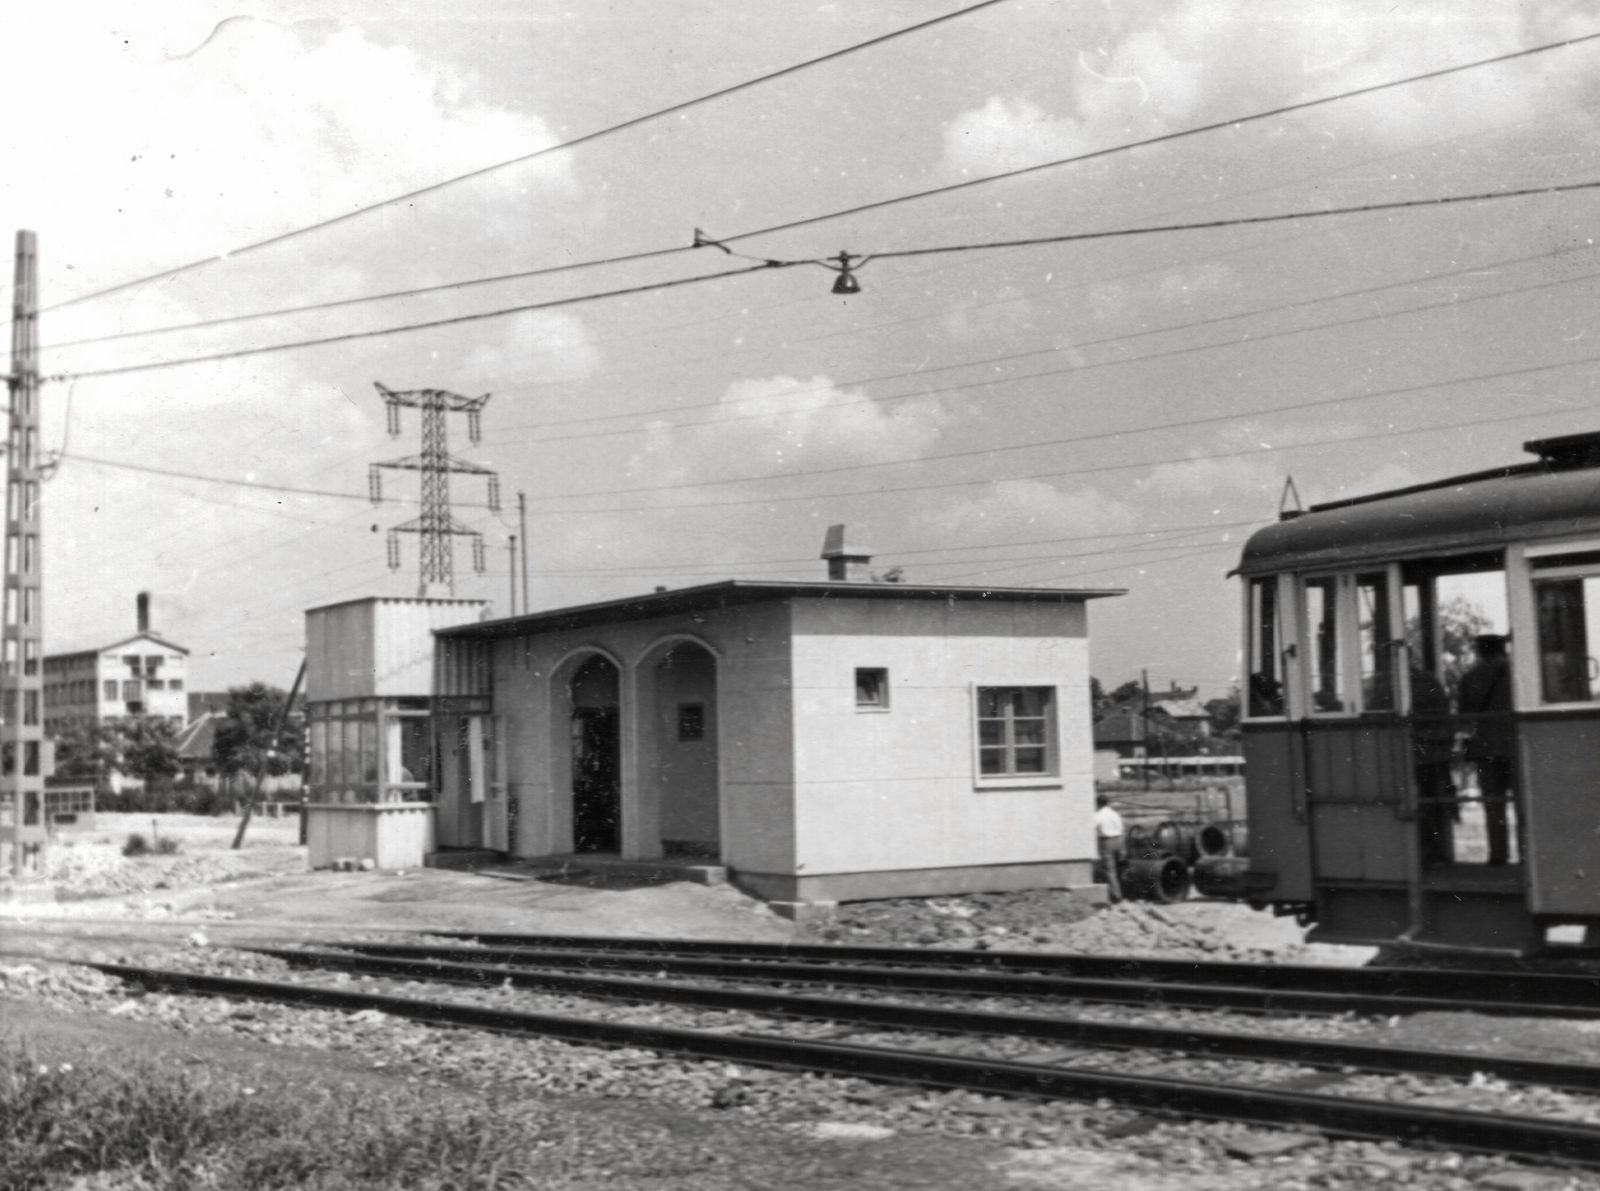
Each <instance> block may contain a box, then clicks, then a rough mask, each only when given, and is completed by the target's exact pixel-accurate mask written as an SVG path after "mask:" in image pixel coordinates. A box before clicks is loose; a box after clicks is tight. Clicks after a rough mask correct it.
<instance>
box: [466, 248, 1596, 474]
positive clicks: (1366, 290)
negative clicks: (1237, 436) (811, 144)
mask: <svg viewBox="0 0 1600 1191" xmlns="http://www.w3.org/2000/svg"><path fill="white" fill-rule="evenodd" d="M1588 251H1593V249H1592V248H1589V247H1585V248H1578V249H1555V250H1553V251H1549V252H1540V253H1533V254H1530V255H1528V256H1521V257H1512V258H1508V259H1505V260H1499V261H1485V262H1481V263H1478V264H1474V265H1470V266H1467V267H1465V268H1461V269H1455V270H1451V271H1450V272H1446V273H1432V274H1427V275H1424V276H1420V277H1411V278H1406V279H1405V280H1403V281H1394V282H1385V283H1384V284H1383V285H1376V286H1365V287H1363V288H1360V289H1353V290H1340V291H1338V292H1336V293H1332V294H1324V295H1319V296H1317V297H1315V298H1305V299H1301V300H1299V301H1295V302H1284V303H1279V304H1277V305H1274V306H1265V307H1258V308H1256V309H1254V310H1244V311H1239V312H1237V313H1234V314H1223V315H1216V316H1213V317H1211V318H1203V319H1194V320H1191V321H1190V322H1186V323H1172V324H1168V325H1166V326H1161V327H1147V328H1144V329H1141V330H1138V331H1127V332H1122V333H1119V334H1116V335H1108V336H1105V337H1104V338H1101V339H1085V340H1079V341H1077V342H1075V343H1071V344H1068V345H1067V346H1065V347H1046V348H1033V349H1030V350H1028V351H1023V352H1008V353H1005V354H1002V355H997V356H982V357H979V358H977V359H972V360H962V361H958V362H956V363H953V364H939V365H935V366H933V367H926V368H913V369H906V370H903V371H900V372H888V373H879V374H877V375H874V376H866V377H852V378H847V379H843V380H837V381H829V382H827V383H826V384H820V385H801V386H799V387H797V388H794V389H789V390H786V391H785V392H784V396H785V397H797V396H804V395H805V394H807V393H815V392H826V391H828V390H844V389H846V388H851V387H859V386H863V385H869V384H878V383H881V382H884V381H891V380H908V379H917V378H921V377H925V376H932V375H934V374H937V373H940V372H951V371H957V370H960V369H963V368H978V367H983V366H985V365H994V364H1003V363H1010V362H1012V361H1015V360H1025V359H1032V358H1036V357H1039V356H1051V355H1056V356H1059V355H1063V354H1066V353H1068V352H1079V351H1082V350H1083V349H1085V348H1089V347H1103V346H1106V345H1108V344H1117V343H1125V342H1128V341H1131V340H1134V339H1142V338H1147V337H1149V336H1153V335H1170V334H1174V333H1176V332H1179V331H1187V330H1193V329H1195V328H1197V327H1207V326H1214V325H1216V324H1219V323H1226V322H1235V321H1238V320H1240V319H1247V318H1260V317H1262V316H1264V315H1269V314H1278V313H1281V312H1283V311H1287V310H1298V309H1303V308H1305V307H1310V306H1319V305H1323V304H1325V303H1331V302H1339V301H1344V300H1345V299H1348V298H1358V297H1371V296H1372V295H1374V294H1378V293H1383V292H1385V291H1389V290H1396V289H1403V288H1407V287H1412V286H1417V285H1421V284H1424V283H1427V282H1435V281H1442V280H1448V279H1449V278H1452V277H1459V276H1463V275H1468V274H1479V273H1482V272H1483V271H1484V270H1485V269H1490V268H1498V267H1502V266H1504V265H1509V264H1525V263H1527V262H1529V261H1539V260H1548V259H1551V258H1552V257H1556V256H1559V255H1563V254H1565V253H1568V252H1588ZM1596 279H1600V272H1593V273H1582V274H1578V275H1576V276H1573V277H1563V278H1558V279H1557V280H1555V281H1541V282H1536V283H1534V284H1532V285H1524V286H1515V287H1512V288H1509V289H1499V290H1495V291H1493V292H1492V293H1485V294H1473V295H1470V296H1468V297H1455V296H1452V297H1450V298H1448V299H1445V300H1443V301H1440V302H1429V303H1424V304H1422V305H1419V306H1408V307H1406V308H1404V309H1403V310H1393V311H1381V312H1379V313H1376V314H1362V315H1356V316H1353V317H1351V318H1345V319H1333V320H1330V321H1327V322H1320V323H1313V324H1311V325H1309V326H1304V327H1288V328H1284V329H1282V330H1277V331H1264V332H1260V333H1257V334H1252V335H1247V336H1246V337H1245V338H1242V339H1226V340H1218V341H1215V342H1211V343H1200V344H1191V345H1189V346H1186V347H1180V348H1173V349H1171V350H1168V351H1159V352H1148V353H1145V354H1142V355H1129V356H1119V357H1116V358H1114V359H1109V360H1098V361H1093V362H1090V363H1083V364H1076V363H1075V364H1073V365H1071V366H1069V367H1066V368H1059V369H1047V370H1043V371H1039V372H1026V373H1018V374H1014V375H1006V376H997V377H984V378H982V379H979V380H975V381H967V382H964V383H961V384H956V385H944V386H930V387H925V388H920V389H916V390H914V391H912V392H909V393H897V394H890V395H887V396H874V397H863V398H860V399H858V400H854V401H845V402H837V403H832V404H830V405H829V406H828V407H827V408H828V409H830V410H838V409H853V408H865V407H880V408H881V407H883V406H887V405H890V404H893V403H897V402H901V401H916V400H921V399H925V398H927V397H931V396H938V395H941V394H944V393H957V392H966V391H969V390H972V389H981V388H990V387H994V386H998V385H1010V384H1021V383H1023V382H1026V381H1030V380H1040V379H1044V378H1048V377H1053V376H1068V375H1075V374H1077V373H1080V372H1089V371H1094V370H1096V369H1100V368H1111V367H1120V366H1123V365H1130V364H1140V363H1146V362H1149V361H1153V360H1163V359H1168V358H1170V357H1172V356H1181V355H1190V354H1193V353H1195V352H1202V351H1220V350H1222V349H1224V348H1229V347H1247V346H1250V345H1252V344H1258V343H1267V342H1271V341H1272V340H1274V339H1283V338H1288V337H1290V336H1294V335H1310V334H1315V333H1316V332H1318V331H1328V330H1334V329H1336V328H1339V327H1349V326H1357V325H1360V324H1362V323H1368V322H1377V321H1384V320H1387V319H1391V318H1405V317H1409V316H1410V315H1413V314H1426V313H1428V312H1430V311H1435V310H1448V309H1455V308H1458V307H1461V306H1466V305H1470V304H1472V303H1476V302H1487V301H1494V300H1498V299H1502V298H1510V297H1516V296H1518V295H1522V294H1529V293H1537V292H1539V291H1541V290H1546V289H1557V288H1560V287H1563V286H1567V285H1577V284H1580V283H1582V282H1585V281H1594V280H1596ZM726 404H727V403H726V402H724V401H721V400H719V401H705V402H694V403H692V404H690V403H685V404H680V405H676V406H662V407H657V408H655V409H647V410H637V411H633V412H632V413H631V414H627V415H612V416H615V417H634V418H641V417H649V416H651V415H654V414H664V413H672V412H680V411H689V410H696V409H718V408H725V407H726ZM813 411H814V407H810V406H807V407H801V408H799V409H796V410H793V411H789V410H763V411H759V412H752V413H727V414H725V415H724V416H722V417H717V418H700V419H697V420H694V421H682V422H673V423H671V427H672V429H674V430H680V429H693V428H696V427H700V426H725V425H728V424H730V423H734V422H741V421H751V420H762V419H774V418H781V417H785V416H789V414H790V413H793V414H796V415H800V414H806V413H810V412H813ZM588 420H589V419H581V418H574V419H570V420H567V421H562V422H556V423H525V424H523V425H521V426H518V425H516V424H513V425H510V426H502V427H500V428H499V429H497V430H495V431H493V432H492V433H491V434H490V435H489V436H488V437H489V439H490V440H491V441H494V440H496V439H501V438H503V437H504V436H505V435H506V434H508V433H509V432H513V431H516V430H520V429H529V428H533V427H537V426H542V425H549V424H555V425H566V424H581V423H583V422H585V421H588ZM655 429H656V427H654V426H650V425H645V426H623V427H615V428H611V429H600V430H587V431H579V432H576V433H572V434H552V435H541V436H539V437H533V438H524V439H520V440H517V441H518V442H519V443H520V444H523V445H530V446H538V445H543V444H545V443H552V442H572V441H579V440H584V439H592V438H612V437H619V436H622V435H628V434H640V433H648V432H651V431H654V430H655Z"/></svg>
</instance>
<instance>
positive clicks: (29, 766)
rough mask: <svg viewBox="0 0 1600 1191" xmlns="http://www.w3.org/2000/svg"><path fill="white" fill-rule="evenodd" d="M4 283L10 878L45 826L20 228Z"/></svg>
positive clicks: (2, 780)
mask: <svg viewBox="0 0 1600 1191" xmlns="http://www.w3.org/2000/svg"><path fill="white" fill-rule="evenodd" d="M12 293H13V296H12V303H11V376H10V378H9V380H10V388H11V411H10V433H9V436H8V438H7V440H6V558H5V588H4V591H5V595H4V604H3V613H0V860H9V861H10V866H9V867H10V869H11V875H12V876H13V877H19V878H20V877H29V876H32V877H42V876H43V875H44V850H45V844H46V842H47V840H48V833H49V825H48V824H47V823H46V822H45V806H44V775H45V772H46V771H47V769H48V768H49V767H50V764H49V762H50V759H49V758H48V757H46V756H45V755H44V754H45V752H46V748H45V739H44V728H43V726H42V725H43V712H42V710H41V705H42V704H43V702H44V675H43V669H44V667H43V662H42V658H43V656H44V650H43V648H42V645H43V640H44V633H43V628H42V621H43V610H44V603H43V599H42V588H41V586H40V575H39V572H40V525H39V484H40V481H41V479H42V478H43V477H42V476H41V475H40V468H41V465H42V463H43V459H42V458H41V457H40V451H39V326H38V324H39V295H38V240H37V237H36V236H35V235H34V233H33V232H30V231H19V232H18V233H17V260H16V281H15V286H14V288H13V291H12ZM5 845H9V846H5ZM6 852H9V853H10V856H9V857H7V856H6V855H5V853H6ZM3 871H4V866H0V872H3Z"/></svg>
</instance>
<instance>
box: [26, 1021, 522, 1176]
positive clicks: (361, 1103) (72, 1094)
mask: <svg viewBox="0 0 1600 1191" xmlns="http://www.w3.org/2000/svg"><path fill="white" fill-rule="evenodd" d="M544 1136H545V1130H542V1129H541V1128H540V1127H539V1125H538V1123H537V1122H530V1121H529V1120H527V1119H519V1117H518V1116H517V1115H516V1114H514V1113H513V1112H510V1111H504V1110H495V1111H492V1112H485V1111H481V1110H480V1111H471V1110H467V1109H463V1108H461V1107H457V1106H450V1105H440V1104H438V1102H437V1100H436V1099H434V1100H433V1101H432V1102H430V1101H429V1099H427V1098H425V1097H423V1096H422V1095H419V1094H418V1093H415V1092H404V1091H396V1092H394V1093H391V1094H390V1095H389V1096H385V1097H383V1098H379V1097H378V1096H376V1095H368V1096H351V1095H350V1094H349V1093H348V1092H346V1093H344V1095H343V1096H342V1098H341V1100H340V1101H339V1102H334V1101H332V1100H331V1099H330V1097H329V1096H327V1095H326V1094H322V1095H317V1094H315V1093H310V1094H308V1091H307V1089H305V1088H304V1087H262V1086H260V1085H259V1083H257V1086H256V1087H254V1088H241V1087H237V1086H234V1085H233V1084H232V1083H231V1082H230V1081H229V1080H228V1079H227V1077H226V1076H221V1075H213V1074H209V1073H207V1072H206V1071H204V1070H196V1069H194V1068H190V1069H188V1070H183V1071H180V1070H178V1069H177V1068H175V1067H170V1066H162V1065H160V1064H158V1063H157V1062H156V1061H154V1060H145V1061H141V1062H133V1063H130V1062H128V1061H127V1060H125V1059H116V1060H113V1059H107V1060H105V1061H103V1062H79V1063H75V1064H61V1065H59V1066H51V1065H49V1064H46V1063H41V1062H40V1061H39V1060H38V1059H37V1058H36V1057H35V1056H34V1055H33V1054H32V1053H31V1052H30V1051H29V1050H27V1049H25V1048H24V1047H22V1046H19V1045H17V1044H14V1043H12V1044H9V1045H5V1046H0V1187H3V1188H5V1189H6V1191H46V1189H47V1188H58V1187H67V1186H69V1185H70V1186H83V1185H90V1186H105V1185H115V1186H118V1187H123V1186H126V1187H138V1188H141V1189H148V1191H223V1189H224V1188H226V1189H227V1191H279V1189H280V1188H281V1189H284V1191H287V1189H289V1188H297V1189H298V1188H317V1189H319V1191H334V1189H345V1188H349V1189H352V1191H354V1189H356V1188H361V1189H371V1191H377V1189H379V1188H394V1189H396V1191H444V1189H446V1188H454V1189H459V1188H467V1187H482V1188H493V1187H510V1186H519V1187H528V1186H533V1185H535V1184H534V1183H533V1182H532V1181H531V1172H532V1171H533V1170H534V1169H535V1168H536V1166H537V1165H545V1166H548V1162H545V1163H542V1164H541V1163H539V1162H538V1161H537V1160H536V1158H535V1151H537V1150H538V1149H539V1148H540V1146H541V1143H543V1144H545V1145H548V1144H549V1143H548V1142H545V1141H544ZM97 1174H108V1175H112V1176H114V1178H115V1182H114V1183H112V1182H110V1181H109V1180H107V1181H102V1180H94V1179H92V1176H94V1175H97Z"/></svg>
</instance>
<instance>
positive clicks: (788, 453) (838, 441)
mask: <svg viewBox="0 0 1600 1191" xmlns="http://www.w3.org/2000/svg"><path fill="white" fill-rule="evenodd" d="M946 424H947V415H946V414H944V413H943V412H942V411H941V410H940V409H939V407H938V406H937V405H936V404H934V403H933V401H932V400H929V401H921V400H911V401H895V402H893V403H879V402H875V401H873V400H871V399H870V398H868V397H867V395H866V394H865V393H864V392H863V391H861V390H859V389H855V390H852V389H841V388H839V387H837V386H836V385H835V384H834V382H833V381H832V380H830V379H829V378H828V377H825V376H815V377H812V378H811V379H810V380H800V379H798V378H796V377H792V376H772V377H760V378H750V379H746V380H740V381H735V382H734V383H733V384H731V385H729V386H728V389H727V391H726V392H724V393H723V395H722V398H721V400H720V401H719V403H718V405H717V407H716V409H715V410H714V411H713V412H712V414H711V416H710V417H709V418H707V419H706V420H705V423H704V424H701V425H691V426H684V425H679V424H677V423H671V422H656V423H654V424H653V425H652V426H651V428H650V431H649V433H648V435H647V438H646V442H645V444H644V446H643V447H642V449H641V450H639V451H638V452H636V453H635V454H634V455H633V457H632V458H631V459H630V460H629V463H628V471H629V474H630V475H633V476H635V477H649V478H651V479H653V480H657V481H659V482H662V483H672V482H681V481H684V480H686V479H689V478H699V477H711V476H722V475H727V474H728V473H729V472H730V471H737V472H738V473H739V474H749V475H780V474H783V473H787V472H804V471H809V470H815V469H818V468H826V467H833V466H848V465H852V464H858V463H874V462H884V461H887V460H890V459H903V458H907V457H915V456H916V455H918V454H920V453H922V452H924V451H926V450H928V449H929V448H930V447H932V446H933V444H934V443H936V442H937V441H938V440H939V438H940V435H941V434H942V432H943V430H944V428H945V426H946ZM730 462H732V463H733V467H730V466H729V464H730Z"/></svg>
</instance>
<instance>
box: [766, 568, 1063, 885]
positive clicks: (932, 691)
mask: <svg viewBox="0 0 1600 1191" xmlns="http://www.w3.org/2000/svg"><path fill="white" fill-rule="evenodd" d="M793 651H794V716H795V720H794V738H795V770H796V775H795V824H796V826H795V831H796V843H795V856H796V872H798V873H800V874H803V875H805V876H807V877H813V876H818V875H821V874H830V873H852V872H865V871H871V870H884V869H942V868H956V867H967V866H1006V865H1030V864H1046V863H1052V862H1059V861H1063V860H1087V859H1089V858H1090V857H1092V856H1093V854H1094V839H1093V833H1092V813H1093V796H1094V781H1093V771H1094V766H1093V746H1092V740H1091V734H1090V720H1089V657H1088V641H1087V628H1086V616H1085V612H1084V608H1083V606H1082V605H1081V604H1079V605H1071V604H1068V605H1050V604H1020V603H1008V604H999V603H997V604H993V605H988V604H979V603H959V604H955V603H952V604H942V603H937V602H932V601H906V602H904V603H896V602H886V601H870V602H869V601H859V602H858V601H850V600H846V599H827V600H797V601H795V603H794V644H793ZM858 667H869V668H870V667H881V668H886V669H887V670H888V672H889V707H888V709H887V710H885V711H878V710H860V709H858V708H857V706H856V698H855V671H856V669H857V668H858ZM979 686H1049V687H1054V688H1055V701H1054V702H1055V707H1054V710H1055V727H1056V732H1057V766H1056V768H1057V772H1056V773H1055V774H1054V775H1051V776H1049V777H1027V778H1008V779H998V780H997V779H984V778H980V777H979V775H978V769H977V757H976V750H977V741H976V737H977V727H976V712H975V706H974V698H975V688H976V687H979Z"/></svg>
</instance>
